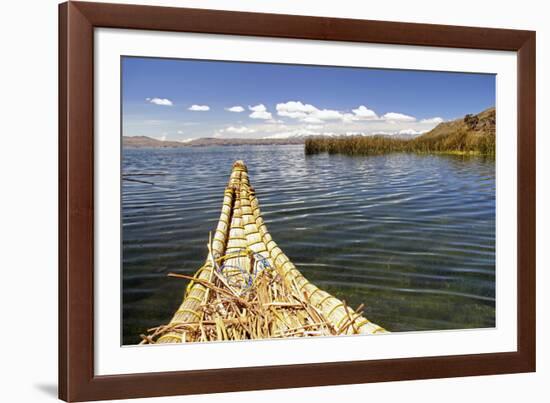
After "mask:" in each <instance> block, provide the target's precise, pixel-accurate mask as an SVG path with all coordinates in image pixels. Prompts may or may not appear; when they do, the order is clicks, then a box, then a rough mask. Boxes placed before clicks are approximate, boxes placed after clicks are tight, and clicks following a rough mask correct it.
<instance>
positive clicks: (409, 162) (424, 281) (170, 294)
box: [122, 146, 495, 344]
mask: <svg viewBox="0 0 550 403" xmlns="http://www.w3.org/2000/svg"><path fill="white" fill-rule="evenodd" d="M236 159H242V160H244V161H245V162H246V164H247V165H248V169H249V174H250V180H251V184H252V185H253V186H254V187H255V189H256V193H257V195H258V197H259V200H260V208H261V210H262V212H263V215H264V219H265V221H266V223H267V226H268V229H269V231H270V232H271V234H272V236H273V238H274V239H275V241H276V242H277V243H278V244H279V246H280V247H281V248H282V249H283V251H284V252H285V253H286V254H287V255H288V256H289V257H290V259H291V260H293V262H294V263H295V265H296V266H297V267H298V268H299V269H300V270H301V271H302V273H303V274H304V275H305V276H306V277H307V278H308V279H310V280H311V281H312V282H314V283H315V284H316V285H318V286H320V287H321V288H324V289H325V290H327V291H328V292H330V293H332V294H334V295H335V296H337V297H339V298H341V299H344V300H346V302H347V303H348V304H349V305H351V306H357V305H359V304H361V303H364V304H365V305H366V310H365V314H366V316H367V317H368V318H369V319H370V320H372V321H374V322H376V323H378V324H380V325H381V326H383V327H385V328H387V329H388V330H390V331H394V332H395V331H411V330H433V329H457V328H479V327H493V326H494V325H495V164H494V161H492V160H485V159H481V158H464V157H456V156H440V155H438V156H434V155H430V156H427V155H415V154H390V155H383V156H372V157H347V156H341V155H331V156H329V155H326V154H325V155H316V156H310V157H306V156H305V155H304V152H303V146H240V147H205V148H182V149H125V150H124V152H123V173H125V174H129V173H151V172H162V173H165V175H159V176H134V177H133V178H136V179H140V180H146V181H151V182H154V185H151V184H146V183H138V182H129V181H123V185H122V186H123V268H122V275H123V290H122V292H123V342H124V344H135V343H137V342H139V340H140V338H139V334H140V333H143V332H144V330H145V329H147V328H148V327H152V326H156V325H159V324H164V323H166V322H167V321H169V320H170V318H171V316H172V314H173V312H174V311H175V310H176V309H177V307H178V306H179V304H180V303H181V299H182V296H183V292H184V286H185V285H186V282H185V281H182V280H180V279H173V278H167V277H166V274H167V273H168V272H171V271H174V272H181V273H187V274H193V273H194V272H195V271H196V270H197V269H198V268H199V266H200V265H201V264H202V263H203V261H204V258H205V256H206V252H207V248H206V242H207V240H208V233H209V231H213V230H214V229H215V226H216V223H217V220H218V218H219V212H220V209H221V203H222V199H223V191H224V188H225V186H226V183H227V180H228V178H229V174H230V171H231V166H232V164H233V162H234V161H235V160H236Z"/></svg>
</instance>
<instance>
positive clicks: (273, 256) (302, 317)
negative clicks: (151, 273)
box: [142, 161, 386, 344]
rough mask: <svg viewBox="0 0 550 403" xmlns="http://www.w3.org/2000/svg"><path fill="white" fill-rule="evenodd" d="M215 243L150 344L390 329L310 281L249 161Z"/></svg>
mask: <svg viewBox="0 0 550 403" xmlns="http://www.w3.org/2000/svg"><path fill="white" fill-rule="evenodd" d="M208 247H209V252H208V255H207V258H206V261H205V263H204V265H203V266H202V267H201V268H200V269H199V270H198V271H197V272H196V273H195V275H194V276H193V277H192V278H189V279H190V280H191V281H190V283H189V285H188V287H187V289H186V292H185V296H184V299H183V302H182V304H181V305H180V307H179V308H178V310H177V311H176V312H175V314H174V316H173V318H172V320H171V321H170V323H168V324H167V325H163V326H159V327H156V328H153V329H149V330H148V334H147V335H142V338H143V341H142V343H143V344H147V343H181V342H201V341H220V340H242V339H259V338H281V337H308V336H329V335H341V334H347V335H350V334H374V333H384V332H386V330H384V329H383V328H382V327H380V326H378V325H376V324H374V323H372V322H370V321H369V320H367V319H366V318H365V317H364V316H363V315H362V312H361V310H360V309H358V310H354V309H352V308H351V307H349V306H347V305H346V304H345V302H343V301H341V300H339V299H338V298H335V297H333V296H332V295H330V294H329V293H327V292H326V291H323V290H321V289H319V288H318V287H316V286H315V285H314V284H312V283H310V282H309V281H308V280H307V279H306V278H305V277H304V276H303V275H302V274H301V273H300V271H299V270H298V269H297V268H296V266H294V264H293V263H292V262H291V261H290V259H289V258H288V257H287V256H286V255H285V254H284V253H283V251H282V250H281V249H280V248H279V247H278V246H277V244H276V243H275V241H274V240H273V239H272V237H271V235H270V234H269V232H268V230H267V227H266V225H265V223H264V221H263V218H262V215H261V212H260V207H259V202H258V199H257V197H256V194H255V192H254V189H253V188H252V187H251V186H250V182H249V178H248V171H247V168H246V165H245V164H244V162H242V161H237V162H235V164H234V165H233V170H232V172H231V176H230V179H229V183H228V185H227V188H226V190H225V193H224V200H223V205H222V212H221V214H220V219H219V221H218V225H217V227H216V230H215V232H214V235H213V237H211V239H210V240H209V243H208ZM172 276H174V277H184V278H187V277H186V276H183V275H177V274H173V275H172Z"/></svg>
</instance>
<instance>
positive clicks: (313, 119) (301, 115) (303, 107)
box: [276, 101, 344, 123]
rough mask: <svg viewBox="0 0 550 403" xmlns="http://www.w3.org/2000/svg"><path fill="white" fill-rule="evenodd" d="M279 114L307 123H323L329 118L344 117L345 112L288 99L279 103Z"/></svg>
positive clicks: (337, 118)
mask: <svg viewBox="0 0 550 403" xmlns="http://www.w3.org/2000/svg"><path fill="white" fill-rule="evenodd" d="M276 109H277V114H278V115H279V116H285V117H288V118H292V119H299V120H300V121H302V122H305V123H322V122H324V121H327V120H339V119H343V117H344V116H343V114H342V113H341V112H338V111H336V110H333V109H319V108H317V107H315V106H313V105H311V104H304V103H302V102H300V101H288V102H285V103H280V104H277V107H276Z"/></svg>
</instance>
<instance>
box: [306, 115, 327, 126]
mask: <svg viewBox="0 0 550 403" xmlns="http://www.w3.org/2000/svg"><path fill="white" fill-rule="evenodd" d="M301 121H302V122H304V123H313V124H316V123H323V121H322V120H321V119H319V118H318V117H315V116H308V117H306V118H303V119H301Z"/></svg>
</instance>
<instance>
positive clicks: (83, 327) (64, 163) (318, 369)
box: [59, 2, 535, 401]
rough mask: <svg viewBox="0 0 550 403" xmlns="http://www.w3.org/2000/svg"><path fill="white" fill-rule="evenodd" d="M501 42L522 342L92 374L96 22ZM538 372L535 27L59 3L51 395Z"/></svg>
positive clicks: (398, 40)
mask: <svg viewBox="0 0 550 403" xmlns="http://www.w3.org/2000/svg"><path fill="white" fill-rule="evenodd" d="M99 27H108V28H122V29H138V30H158V31H175V32H195V33H211V34H221V35H224V34H231V35H246V36H260V37H278V38H293V39H315V40H326V41H350V42H369V43H378V44H397V45H422V46H435V47H448V48H470V49H484V50H506V51H515V52H517V57H518V88H517V91H518V104H517V113H518V127H517V135H518V137H517V144H518V166H517V172H518V194H517V203H518V216H517V224H518V226H517V228H518V234H517V239H518V244H517V247H518V266H517V279H518V305H517V306H518V311H517V324H518V327H517V331H518V334H517V340H518V350H517V351H516V352H507V353H489V354H473V355H461V356H437V357H420V358H404V359H387V360H369V361H353V362H336V363H318V364H300V365H285V366H262V367H245V368H231V369H214V370H194V371H185V372H161V373H148V374H133V375H115V376H96V375H94V320H93V317H94V288H93V284H94V281H93V279H94V141H93V138H94V106H93V105H94V78H93V77H94V36H93V34H94V28H99ZM532 371H535V32H531V31H518V30H507V29H488V28H471V27H458V26H444V25H428V24H412V23H397V22H382V21H365V20H353V19H335V18H321V17H305V16H293V15H278V14H257V13H244V12H229V11H212V10H199V9H184V8H167V7H149V6H134V5H120V4H96V3H86V2H77V3H75V2H68V3H64V4H61V5H60V6H59V398H60V399H63V400H66V401H83V400H99V399H122V398H136V397H148V396H166V395H183V394H198V393H213V392H229V391H243V390H259V389H272V388H291V387H305V386H319V385H337V384H353V383H364V382H382V381H396V380H411V379H426V378H443V377H458V376H471V375H489V374H503V373H519V372H532Z"/></svg>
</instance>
